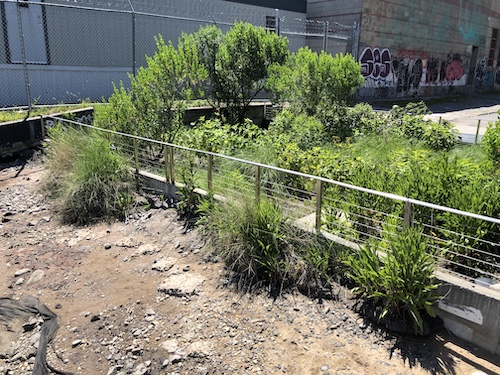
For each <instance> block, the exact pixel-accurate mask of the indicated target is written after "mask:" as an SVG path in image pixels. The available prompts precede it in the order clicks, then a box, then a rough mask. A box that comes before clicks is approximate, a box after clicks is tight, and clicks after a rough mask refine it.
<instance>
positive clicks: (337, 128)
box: [317, 103, 387, 142]
mask: <svg viewBox="0 0 500 375" xmlns="http://www.w3.org/2000/svg"><path fill="white" fill-rule="evenodd" d="M317 116H318V118H319V119H320V121H321V122H322V123H323V124H324V126H325V131H326V132H327V134H328V135H329V137H330V138H333V139H335V140H339V141H341V142H345V141H346V140H348V139H350V138H353V137H354V136H357V137H361V136H363V135H366V134H372V133H378V134H379V133H382V132H383V131H384V129H385V127H386V123H387V120H386V119H385V117H384V115H382V114H379V113H377V112H375V111H374V110H373V108H372V107H371V106H370V105H369V104H366V103H360V104H356V105H355V106H354V107H348V106H343V105H330V106H329V107H327V108H325V109H322V110H321V111H319V112H318V114H317Z"/></svg>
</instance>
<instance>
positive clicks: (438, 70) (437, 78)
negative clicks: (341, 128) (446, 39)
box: [359, 47, 500, 98]
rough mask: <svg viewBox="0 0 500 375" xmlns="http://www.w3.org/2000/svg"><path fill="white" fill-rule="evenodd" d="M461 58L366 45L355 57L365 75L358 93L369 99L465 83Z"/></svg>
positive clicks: (463, 65) (458, 55) (413, 93)
mask: <svg viewBox="0 0 500 375" xmlns="http://www.w3.org/2000/svg"><path fill="white" fill-rule="evenodd" d="M465 61H466V59H465V58H463V57H462V56H461V55H460V54H449V55H448V56H447V57H446V58H444V59H443V58H437V57H432V56H428V55H427V54H425V53H423V52H418V51H398V53H397V54H393V53H391V51H390V50H389V49H387V48H384V49H380V48H371V47H367V48H365V49H364V50H363V52H362V53H361V55H360V58H359V62H360V64H361V74H362V75H363V76H364V77H365V84H364V86H363V88H362V89H361V90H360V91H359V94H360V96H362V97H373V98H378V97H389V96H394V95H395V94H397V95H400V96H413V95H417V94H418V93H419V92H420V90H421V89H422V88H423V87H426V86H460V85H465V82H466V74H465V69H464V67H465V66H466V65H467V64H466V63H465ZM499 79H500V77H499Z"/></svg>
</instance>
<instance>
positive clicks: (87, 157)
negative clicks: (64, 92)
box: [45, 126, 131, 225]
mask: <svg viewBox="0 0 500 375" xmlns="http://www.w3.org/2000/svg"><path fill="white" fill-rule="evenodd" d="M49 136H50V139H49V140H48V141H47V143H46V145H45V147H46V158H47V166H48V170H49V173H48V176H47V185H48V187H49V189H50V191H51V192H52V197H53V198H54V202H55V206H56V208H57V209H58V210H59V212H60V213H61V215H62V218H63V220H64V221H65V222H69V223H76V224H80V225H81V224H88V223H91V222H94V221H98V220H102V219H109V218H120V219H123V218H124V217H125V215H126V212H127V208H128V207H129V204H130V203H131V195H130V191H131V175H130V172H129V169H128V165H127V163H126V161H125V160H124V159H123V158H122V157H121V156H120V155H118V154H117V153H115V152H114V151H112V150H111V148H110V144H109V142H108V141H107V140H106V139H105V138H103V137H102V136H101V135H99V134H98V133H96V132H94V131H87V130H82V129H75V128H71V127H68V128H62V127H61V126H56V127H54V128H51V129H50V131H49Z"/></svg>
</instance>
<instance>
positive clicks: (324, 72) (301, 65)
mask: <svg viewBox="0 0 500 375" xmlns="http://www.w3.org/2000/svg"><path fill="white" fill-rule="evenodd" d="M362 84H363V76H362V75H361V67H360V65H359V64H358V63H357V62H356V61H355V60H354V58H353V57H352V56H351V55H345V56H344V55H342V54H341V55H336V56H332V55H330V54H328V53H326V52H324V51H323V52H321V53H320V54H317V53H316V52H313V51H311V50H310V49H309V48H308V47H303V48H300V49H299V50H298V51H297V53H294V54H292V56H291V57H290V58H289V59H288V60H287V62H286V64H277V63H275V64H273V65H272V66H271V67H270V75H269V79H268V81H267V86H266V87H267V88H268V89H269V90H270V91H271V92H273V93H274V95H275V96H276V98H277V99H278V100H280V101H286V102H289V103H290V104H291V106H292V109H293V110H294V111H295V112H304V113H306V114H307V115H309V116H312V115H317V114H319V113H321V112H322V111H324V110H328V109H329V108H331V106H332V104H345V103H347V102H349V101H351V99H352V95H353V94H354V93H355V91H356V89H357V88H358V87H359V86H361V85H362Z"/></svg>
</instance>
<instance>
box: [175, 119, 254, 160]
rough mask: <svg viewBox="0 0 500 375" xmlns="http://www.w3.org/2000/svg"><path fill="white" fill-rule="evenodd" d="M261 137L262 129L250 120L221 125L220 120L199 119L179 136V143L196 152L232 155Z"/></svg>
mask: <svg viewBox="0 0 500 375" xmlns="http://www.w3.org/2000/svg"><path fill="white" fill-rule="evenodd" d="M261 135H262V129H260V128H259V127H258V126H257V125H255V124H254V123H253V122H252V121H251V120H249V119H245V121H244V122H243V123H242V124H238V125H233V124H227V123H222V121H221V119H219V118H216V119H208V120H206V119H205V118H204V117H200V119H199V120H198V121H197V122H196V123H194V124H192V127H191V128H190V129H188V130H187V131H185V132H183V133H182V134H181V135H180V136H179V143H180V144H182V145H185V146H189V147H192V148H195V149H198V150H204V151H210V152H216V153H223V154H226V155H231V154H234V152H235V151H236V150H241V149H246V148H247V147H249V146H250V145H251V144H253V143H254V142H255V141H256V140H257V139H259V137H261Z"/></svg>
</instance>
